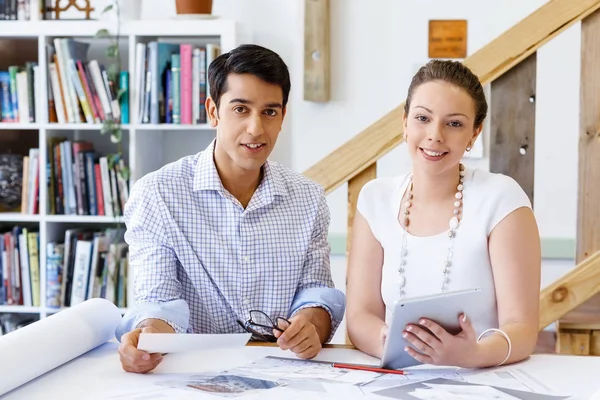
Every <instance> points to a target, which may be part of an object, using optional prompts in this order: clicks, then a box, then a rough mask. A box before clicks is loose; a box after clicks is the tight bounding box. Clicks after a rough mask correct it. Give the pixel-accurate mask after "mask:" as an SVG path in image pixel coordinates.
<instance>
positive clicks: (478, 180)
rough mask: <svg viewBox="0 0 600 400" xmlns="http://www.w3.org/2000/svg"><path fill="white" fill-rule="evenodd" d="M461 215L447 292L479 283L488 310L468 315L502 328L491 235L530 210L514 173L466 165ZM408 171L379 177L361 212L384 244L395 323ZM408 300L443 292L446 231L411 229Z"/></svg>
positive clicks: (385, 285)
mask: <svg viewBox="0 0 600 400" xmlns="http://www.w3.org/2000/svg"><path fill="white" fill-rule="evenodd" d="M465 172H466V174H465V180H464V189H463V196H464V197H463V206H462V219H461V222H460V226H459V227H458V229H457V230H456V236H455V238H454V244H453V248H454V251H453V256H452V259H451V262H452V265H451V267H450V274H449V276H448V277H449V283H447V284H446V291H455V290H463V289H470V288H474V287H479V288H481V289H482V291H483V292H484V293H483V294H484V296H483V297H484V301H485V305H486V306H485V307H482V308H483V309H485V310H486V311H485V312H484V313H482V315H468V316H467V317H469V318H470V319H471V322H472V323H473V326H474V328H475V331H476V332H477V333H478V334H479V333H481V332H483V331H484V330H486V329H489V328H497V327H498V311H497V306H496V291H495V289H494V276H493V273H492V266H491V263H490V255H489V251H488V237H489V235H490V233H491V232H492V230H493V229H494V227H495V226H496V225H497V224H498V223H499V222H500V221H502V219H503V218H504V217H506V216H507V215H508V214H510V213H511V212H512V211H514V210H516V209H517V208H520V207H528V208H531V202H530V200H529V198H528V197H527V195H526V194H525V192H524V191H523V189H522V188H521V186H520V185H519V184H518V183H517V182H516V181H515V180H514V179H512V178H511V177H508V176H506V175H502V174H497V173H491V172H487V171H483V170H479V169H475V170H472V169H469V168H466V169H465ZM408 182H409V174H405V175H402V176H399V177H394V178H377V179H374V180H371V181H369V182H368V183H367V184H365V185H364V186H363V188H362V190H361V192H360V195H359V198H358V204H357V210H358V211H359V212H360V213H361V214H362V215H363V217H364V218H365V219H366V220H367V222H368V224H369V226H370V228H371V231H372V232H373V235H374V236H375V238H376V239H377V240H378V241H379V242H380V243H381V246H382V247H383V254H384V260H383V270H382V279H381V295H382V298H383V301H384V303H385V306H386V316H385V318H386V323H388V324H389V323H390V318H391V312H392V310H393V306H394V303H395V302H396V301H397V300H398V299H399V287H398V280H399V275H398V266H399V265H400V250H401V244H402V235H403V232H404V228H403V227H402V226H401V225H400V223H399V221H398V213H399V210H400V204H401V200H402V197H403V195H404V193H405V191H406V189H407V185H408ZM406 236H407V238H406V250H407V255H406V257H405V259H406V265H405V266H404V273H403V275H404V277H405V278H406V283H405V285H404V287H403V291H404V294H405V295H404V298H405V299H407V298H411V297H417V296H426V295H432V294H437V293H441V287H442V282H443V279H444V273H443V270H444V267H445V264H444V263H445V260H446V255H447V252H448V243H449V240H450V239H449V238H448V233H447V230H446V231H444V232H441V233H439V234H437V235H433V236H414V235H411V234H410V233H408V232H407V235H406Z"/></svg>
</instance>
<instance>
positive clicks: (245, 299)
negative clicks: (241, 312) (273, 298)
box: [242, 297, 250, 306]
mask: <svg viewBox="0 0 600 400" xmlns="http://www.w3.org/2000/svg"><path fill="white" fill-rule="evenodd" d="M242 303H243V304H244V305H245V306H247V305H248V304H250V299H248V298H247V297H244V299H243V300H242Z"/></svg>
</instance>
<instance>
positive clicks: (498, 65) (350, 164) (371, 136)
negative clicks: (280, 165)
mask: <svg viewBox="0 0 600 400" xmlns="http://www.w3.org/2000/svg"><path fill="white" fill-rule="evenodd" d="M580 21H581V26H582V71H581V72H582V73H581V102H580V104H581V117H580V118H581V119H580V135H579V157H580V159H579V185H578V186H579V189H578V191H579V193H578V194H577V196H578V223H577V259H576V262H577V264H578V265H577V266H576V267H575V268H574V269H573V270H572V271H571V272H569V273H568V274H566V275H565V276H564V277H562V278H561V279H559V280H557V281H556V282H554V283H553V284H552V285H550V286H548V287H547V288H545V289H544V290H542V291H541V293H540V301H541V303H540V306H541V307H540V327H539V328H540V331H541V330H543V329H544V328H545V327H546V326H548V325H550V324H551V323H553V322H555V321H558V320H559V319H562V318H563V317H565V316H567V317H569V315H568V314H569V313H571V314H574V315H575V317H571V318H567V319H566V322H563V321H561V322H560V323H559V324H558V327H559V333H558V340H557V349H556V350H557V351H558V352H565V353H573V354H598V355H600V296H595V295H596V294H598V292H600V228H596V231H594V224H600V67H599V66H600V0H550V1H549V2H548V3H546V4H545V5H544V6H542V7H540V8H539V9H538V10H536V11H535V12H533V13H532V14H530V15H529V16H528V17H526V18H525V19H523V20H522V21H520V22H519V23H517V24H516V25H514V26H513V27H512V28H510V29H509V30H507V31H506V32H504V33H503V34H502V35H500V36H499V37H497V38H496V39H495V40H493V41H491V42H490V43H489V44H488V45H486V46H485V47H483V48H481V49H480V50H479V51H477V52H476V53H474V54H472V55H471V56H469V57H467V58H466V59H465V60H464V64H465V65H467V66H468V67H469V68H471V70H472V71H473V72H474V73H475V74H477V76H479V79H480V81H481V83H482V84H484V85H485V84H488V83H489V84H491V85H492V98H494V93H495V92H494V90H493V89H494V85H497V86H498V87H499V88H500V87H501V89H499V90H498V91H497V92H498V93H499V92H500V91H501V90H504V91H506V90H507V88H508V89H509V90H514V91H515V93H514V94H515V95H516V94H518V95H520V96H522V95H523V94H524V93H523V89H519V88H517V86H518V85H514V84H513V85H512V86H511V83H510V82H518V81H519V78H520V79H521V80H522V79H523V76H524V75H526V74H529V75H527V78H528V79H530V78H531V77H532V76H533V78H534V79H535V72H534V73H533V75H531V71H535V66H536V64H535V54H536V52H537V50H538V49H539V48H540V47H541V46H543V45H544V44H545V43H547V42H548V41H550V40H552V39H553V38H554V37H556V36H557V35H558V34H560V33H561V32H563V31H564V30H566V29H567V28H569V27H571V26H572V25H573V24H575V23H577V22H580ZM533 86H534V87H535V85H533ZM518 90H521V92H519V93H516V91H518ZM529 96H530V97H529V102H531V103H533V102H534V99H535V94H534V93H531V94H530V95H529ZM519 106H520V105H519V104H518V102H516V103H515V105H514V106H513V107H519ZM403 107H404V104H400V105H399V106H397V107H396V108H394V109H393V110H391V111H389V112H388V113H387V114H386V115H385V116H383V117H382V118H381V119H379V120H378V121H376V122H374V123H373V124H372V125H370V126H369V127H367V128H366V129H365V130H363V131H362V132H360V133H359V134H358V135H356V136H355V137H354V138H352V139H351V140H349V141H348V142H346V143H345V144H344V145H342V146H340V147H339V148H337V149H336V150H334V151H333V152H332V153H330V154H329V155H328V156H326V157H325V158H324V159H323V160H321V161H320V162H318V163H317V164H315V165H313V166H312V167H311V168H309V169H308V170H306V171H305V175H306V176H308V177H309V178H311V179H313V180H315V181H317V182H319V183H320V184H321V185H322V186H323V187H324V189H325V192H326V193H330V192H332V191H333V190H334V189H336V188H338V187H339V186H341V185H342V184H344V183H346V182H348V236H347V243H350V242H351V240H350V237H351V229H350V228H351V226H352V221H353V218H354V214H355V210H356V202H357V199H358V194H359V192H360V190H361V188H362V187H363V185H364V184H365V183H366V182H368V181H369V180H371V179H373V178H375V177H376V176H377V161H378V160H379V159H380V158H381V157H383V156H384V155H385V154H387V153H388V152H389V151H390V150H392V149H393V148H395V147H396V146H398V145H400V144H401V143H402V141H403V126H402V116H403ZM509 108H510V106H509ZM511 111H512V112H513V114H511ZM514 111H515V110H510V109H509V110H505V111H504V112H507V115H514ZM519 111H521V110H519ZM495 112H496V109H495V108H492V109H491V113H492V118H494V117H495V114H494V113H495ZM498 112H502V111H498ZM530 112H532V113H535V107H531V111H530ZM525 120H526V121H533V118H531V115H529V116H527V118H525ZM531 123H533V122H531ZM528 128H531V126H528ZM492 130H494V128H493V127H492ZM512 134H513V135H517V134H518V133H516V131H515V132H513V133H512ZM515 143H516V142H515ZM490 164H491V165H492V164H493V163H490ZM529 164H531V165H530V166H528V167H527V168H522V169H521V170H519V169H518V168H517V169H515V168H514V166H513V167H512V168H511V169H507V170H494V171H493V172H502V173H506V174H508V175H511V176H513V177H514V178H515V179H517V181H518V182H520V183H521V182H522V181H523V179H526V178H523V174H524V173H525V174H529V175H532V174H533V163H532V162H530V163H529ZM492 169H493V168H492ZM523 170H526V171H525V172H523ZM531 179H532V176H531ZM588 301H590V302H591V303H593V304H592V306H591V307H590V306H589V305H587V310H586V311H585V312H581V311H580V310H579V309H578V307H581V308H582V309H585V308H586V304H587V303H586V302H588ZM582 305H583V306H582Z"/></svg>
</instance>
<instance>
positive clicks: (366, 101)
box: [98, 0, 580, 238]
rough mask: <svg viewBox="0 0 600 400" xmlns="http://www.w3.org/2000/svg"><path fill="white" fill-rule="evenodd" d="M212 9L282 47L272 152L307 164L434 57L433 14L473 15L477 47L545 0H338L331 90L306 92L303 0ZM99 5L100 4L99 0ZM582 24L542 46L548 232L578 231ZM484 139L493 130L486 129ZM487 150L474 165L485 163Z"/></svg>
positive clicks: (540, 153) (342, 215) (541, 198)
mask: <svg viewBox="0 0 600 400" xmlns="http://www.w3.org/2000/svg"><path fill="white" fill-rule="evenodd" d="M213 1H214V10H213V13H214V14H215V15H218V16H221V17H223V18H228V19H235V20H237V21H239V25H238V26H239V28H238V29H239V35H238V40H239V43H244V42H253V43H257V44H261V45H263V46H266V47H269V48H271V49H273V50H275V51H277V52H278V53H279V54H280V55H281V56H282V57H283V59H284V60H285V61H286V62H287V63H288V66H289V67H290V71H291V75H292V93H291V98H290V110H289V114H288V115H289V118H288V120H287V121H286V123H285V127H284V132H283V133H282V135H281V139H280V142H279V143H278V149H277V150H276V152H275V153H274V155H273V158H274V159H276V160H278V161H280V162H283V163H284V164H286V165H288V166H289V167H291V168H293V169H295V170H297V171H304V170H306V169H307V168H308V167H310V166H311V165H313V164H314V163H316V162H318V161H319V160H320V159H322V158H323V157H325V156H326V155H327V154H328V153H329V152H331V151H333V150H334V149H336V148H337V147H338V146H340V145H342V144H343V143H344V142H346V141H347V140H349V139H350V138H352V137H353V136H354V135H355V134H357V133H358V132H359V131H360V130H362V129H363V128H365V127H366V126H368V125H370V124H371V123H372V122H374V121H375V120H377V119H378V118H380V117H381V116H382V115H384V114H385V113H386V112H387V111H389V110H390V109H392V108H393V107H395V106H397V105H398V104H399V103H401V102H402V101H403V100H404V97H405V95H406V90H407V88H408V84H409V83H410V79H411V77H412V74H413V73H414V72H415V71H416V69H417V68H418V66H420V65H421V64H423V63H425V62H426V61H427V60H428V58H427V26H428V20H429V19H467V20H468V53H469V54H471V53H473V52H475V51H476V50H477V49H479V48H481V47H482V46H484V45H485V44H486V43H488V42H489V41H491V40H492V39H494V38H495V37H496V36H498V35H500V34H501V33H502V32H503V31H505V30H506V29H508V28H510V27H511V26H512V25H514V24H515V23H517V22H519V21H520V20H521V19H523V18H524V17H525V16H527V15H528V14H530V13H531V12H533V11H534V10H536V9H537V8H538V7H540V6H541V5H543V4H544V3H545V1H544V0H495V1H491V0H487V1H481V0H453V1H446V0H419V1H413V2H408V1H398V0H369V1H367V0H331V57H332V66H331V68H332V70H331V76H332V80H331V84H332V86H331V93H332V100H331V101H330V102H329V103H326V104H318V103H311V102H306V101H304V100H303V96H302V79H303V48H304V47H303V29H304V21H303V18H304V16H303V14H304V6H303V4H304V0H213ZM143 4H144V7H143V10H142V16H143V18H147V19H163V20H164V22H163V23H174V22H173V21H172V20H169V19H168V16H169V15H173V14H174V13H175V6H174V2H170V1H165V0H144V1H143ZM98 8H99V7H98ZM579 30H580V25H579V24H577V25H575V26H574V27H572V28H570V29H569V30H568V31H566V32H564V33H563V34H561V35H560V36H559V37H557V38H556V39H554V41H552V42H550V43H549V44H547V45H546V46H544V47H543V48H542V49H540V50H539V52H538V64H537V65H538V73H537V78H538V80H537V99H538V100H537V111H536V154H535V157H536V162H535V168H536V171H535V173H536V180H535V204H534V208H535V212H536V215H537V217H538V222H539V225H540V230H541V234H542V236H543V237H563V238H573V237H575V229H576V224H575V221H576V196H575V194H576V190H577V141H578V140H577V135H578V126H579V76H580V33H579ZM483 139H484V144H485V145H487V143H486V136H484V138H483ZM487 154H488V149H487V146H486V147H485V157H484V158H483V159H480V160H468V161H467V164H468V165H471V166H478V167H481V168H486V169H487V168H488V164H489V160H488V159H487ZM409 166H410V164H409V160H408V157H407V155H406V153H405V150H404V147H403V146H400V147H399V148H397V149H395V150H393V151H392V152H391V153H390V154H389V155H387V156H385V157H384V158H383V159H382V160H381V161H380V163H379V166H378V175H379V176H392V175H395V174H399V173H402V172H405V171H407V170H408V168H409ZM329 204H330V207H331V210H332V223H331V229H330V232H331V233H333V234H336V233H345V230H346V186H343V187H342V188H340V189H338V190H336V191H335V192H334V193H332V194H331V195H330V196H329Z"/></svg>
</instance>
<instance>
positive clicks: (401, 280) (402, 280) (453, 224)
mask: <svg viewBox="0 0 600 400" xmlns="http://www.w3.org/2000/svg"><path fill="white" fill-rule="evenodd" d="M459 176H460V177H459V182H458V186H457V187H456V190H457V192H456V194H455V195H454V197H455V200H454V211H453V216H452V218H450V222H449V223H448V228H449V229H448V238H449V241H448V253H447V254H446V259H445V260H444V267H443V269H442V272H443V274H444V276H443V279H442V286H441V291H442V292H445V291H446V290H447V288H448V284H449V283H450V278H449V275H450V267H451V266H452V255H453V250H454V238H455V237H456V230H457V229H458V226H459V216H460V215H461V211H462V206H463V200H462V198H463V194H462V192H463V183H464V180H465V167H464V165H462V164H459ZM408 185H409V186H408V187H409V189H408V194H407V199H406V201H405V202H404V204H403V206H404V210H403V211H402V210H401V212H402V226H403V228H404V229H403V232H402V247H401V249H400V266H399V267H398V291H399V294H400V298H403V297H404V287H405V286H406V277H405V276H404V269H405V268H406V255H407V254H408V250H407V248H406V242H407V228H408V225H409V223H410V219H409V215H410V207H411V205H412V202H413V193H412V190H413V177H412V175H411V177H410V180H409V183H408Z"/></svg>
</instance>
